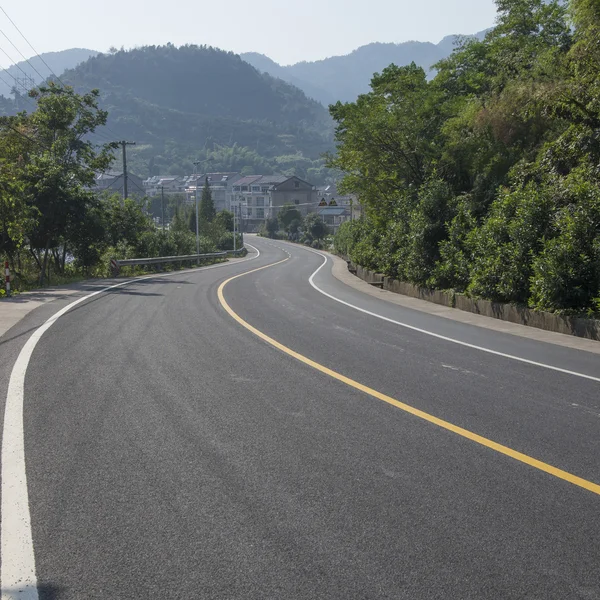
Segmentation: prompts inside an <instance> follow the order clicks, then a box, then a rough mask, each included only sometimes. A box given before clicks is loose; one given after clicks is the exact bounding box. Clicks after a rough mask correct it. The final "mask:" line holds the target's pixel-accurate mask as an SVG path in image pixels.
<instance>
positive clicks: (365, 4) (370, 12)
mask: <svg viewBox="0 0 600 600" xmlns="http://www.w3.org/2000/svg"><path fill="white" fill-rule="evenodd" d="M0 6H2V8H4V10H6V12H7V13H8V14H9V16H10V17H11V18H12V19H13V21H15V23H16V24H17V26H18V27H19V28H20V29H21V31H22V32H23V33H24V34H25V36H26V37H27V38H28V39H29V41H30V42H31V43H32V44H33V46H34V47H35V48H36V50H37V51H38V52H47V51H52V50H64V49H66V48H73V47H83V48H91V49H94V50H99V51H106V50H107V49H108V48H109V47H110V46H117V47H121V46H125V47H126V48H129V47H132V46H142V45H146V44H165V43H167V42H172V43H173V44H176V45H180V44H185V43H194V44H208V45H211V46H217V47H219V48H223V49H226V50H233V51H234V52H247V51H256V52H261V53H262V54H266V55H268V56H270V57H271V58H273V59H274V60H276V61H277V62H280V63H281V64H289V63H294V62H298V61H300V60H318V59H320V58H325V57H327V56H333V55H336V54H347V53H348V52H350V51H352V50H354V49H355V48H357V47H359V46H362V45H364V44H368V43H370V42H374V41H377V42H404V41H407V40H420V41H431V42H436V43H437V42H438V41H440V39H441V38H443V37H444V36H446V35H449V34H452V33H475V32H476V31H480V30H482V29H486V28H487V27H490V26H491V25H493V23H494V18H495V14H496V11H495V5H494V1H493V0H360V1H359V0H297V1H296V2H290V1H285V0H212V1H210V2H208V1H206V0H143V1H142V0H94V1H89V0H0ZM0 29H1V30H2V31H3V32H4V33H5V34H7V35H8V37H9V38H10V39H11V40H12V41H13V42H14V43H15V44H16V45H17V47H18V48H19V49H20V50H21V52H23V54H25V55H26V56H30V55H31V54H32V52H31V51H30V49H28V48H27V46H26V44H25V42H24V41H23V40H22V38H20V37H19V36H18V34H17V33H16V31H15V30H14V29H13V28H12V25H11V24H10V23H9V22H8V21H7V19H6V17H5V16H4V14H2V13H1V12H0ZM0 48H2V49H3V50H5V51H6V52H7V53H8V54H9V55H10V56H11V57H12V56H13V55H15V58H16V59H17V58H19V59H20V57H19V56H18V55H17V53H16V51H15V50H14V48H12V47H11V46H10V44H9V42H7V40H6V38H5V37H4V36H1V35H0ZM8 62H9V61H8V60H7V59H6V56H5V55H4V54H0V64H1V65H2V66H7V63H8Z"/></svg>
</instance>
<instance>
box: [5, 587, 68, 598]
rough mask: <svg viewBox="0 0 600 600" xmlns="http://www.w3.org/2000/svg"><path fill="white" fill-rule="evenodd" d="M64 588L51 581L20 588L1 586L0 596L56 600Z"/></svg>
mask: <svg viewBox="0 0 600 600" xmlns="http://www.w3.org/2000/svg"><path fill="white" fill-rule="evenodd" d="M63 591H64V588H60V587H59V586H57V585H54V584H52V583H47V584H43V585H40V586H39V587H37V588H36V587H34V586H25V587H22V588H11V589H9V588H2V590H0V592H1V595H2V598H7V599H8V598H10V599H11V600H25V599H29V598H31V599H33V598H39V599H40V600H57V599H58V598H60V594H61V592H63Z"/></svg>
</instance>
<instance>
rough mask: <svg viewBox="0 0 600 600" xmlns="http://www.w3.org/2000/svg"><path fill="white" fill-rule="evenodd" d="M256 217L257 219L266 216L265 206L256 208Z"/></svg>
mask: <svg viewBox="0 0 600 600" xmlns="http://www.w3.org/2000/svg"><path fill="white" fill-rule="evenodd" d="M256 218H257V219H264V218H265V209H264V208H257V209H256Z"/></svg>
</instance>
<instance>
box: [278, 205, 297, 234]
mask: <svg viewBox="0 0 600 600" xmlns="http://www.w3.org/2000/svg"><path fill="white" fill-rule="evenodd" d="M277 220H278V221H279V226H280V227H281V229H283V230H284V231H288V232H290V233H296V232H297V231H298V228H299V226H300V225H299V223H300V222H302V213H301V212H300V211H299V210H298V209H297V208H296V207H295V206H294V205H293V204H285V205H284V206H282V207H281V209H280V211H279V214H278V215H277ZM292 223H295V225H294V227H295V230H294V231H291V229H290V227H291V224H292Z"/></svg>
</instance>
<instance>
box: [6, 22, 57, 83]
mask: <svg viewBox="0 0 600 600" xmlns="http://www.w3.org/2000/svg"><path fill="white" fill-rule="evenodd" d="M0 33H1V34H2V35H3V36H4V37H5V38H6V39H7V40H8V42H9V43H10V45H11V46H12V47H13V48H14V49H15V50H16V51H17V52H18V53H19V54H20V55H21V57H22V58H23V59H24V60H25V61H26V62H27V64H28V65H29V66H30V67H31V68H32V69H33V70H34V71H35V72H36V73H37V74H38V76H39V77H40V79H41V80H42V81H44V79H46V78H45V77H44V76H43V75H42V74H41V73H40V72H39V71H38V70H37V69H36V68H35V67H34V66H33V65H32V64H31V63H30V62H29V59H28V58H27V57H26V56H25V55H24V54H23V53H22V52H21V51H20V50H19V49H18V48H17V47H16V46H15V45H14V44H13V42H12V40H11V39H10V38H9V37H8V36H7V35H6V34H5V33H4V31H2V29H0Z"/></svg>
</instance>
